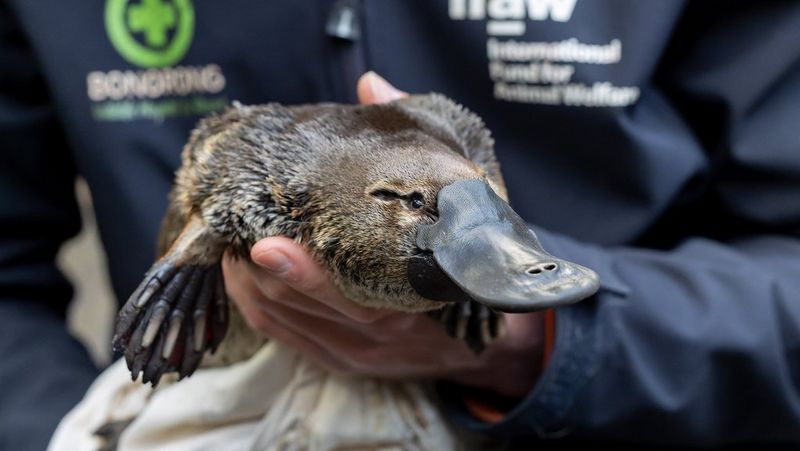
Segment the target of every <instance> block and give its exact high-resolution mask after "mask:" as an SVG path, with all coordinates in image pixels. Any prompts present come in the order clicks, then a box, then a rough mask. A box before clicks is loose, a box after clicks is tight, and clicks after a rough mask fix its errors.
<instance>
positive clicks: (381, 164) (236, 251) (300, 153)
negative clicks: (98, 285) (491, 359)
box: [114, 94, 599, 385]
mask: <svg viewBox="0 0 800 451" xmlns="http://www.w3.org/2000/svg"><path fill="white" fill-rule="evenodd" d="M493 146H494V142H493V139H492V137H491V136H490V133H489V131H488V130H487V128H486V127H485V126H484V124H483V122H482V121H481V119H480V118H479V117H478V116H477V115H475V114H473V113H472V112H470V111H468V110H467V109H466V108H464V107H463V106H460V105H458V104H456V103H455V102H453V101H451V100H449V99H448V98H446V97H444V96H442V95H438V94H429V95H417V96H410V97H408V98H405V99H401V100H396V101H394V102H391V103H388V104H379V105H366V106H365V105H342V104H332V103H328V104H313V105H300V106H283V105H279V104H267V105H259V106H243V105H240V104H234V105H233V106H232V107H230V108H228V109H227V110H226V111H225V112H224V113H222V114H220V115H215V116H210V117H208V118H205V119H203V120H201V122H200V123H199V125H198V127H197V128H196V129H195V130H194V131H193V132H192V134H191V137H190V139H189V141H188V143H187V144H186V146H185V148H184V150H183V154H182V165H181V167H180V168H179V170H178V171H177V175H176V183H175V187H174V189H173V192H172V193H171V197H170V204H169V208H168V211H167V214H166V217H165V219H164V222H163V226H162V230H161V235H160V239H159V254H160V255H161V257H160V259H159V260H158V261H157V262H156V263H155V264H154V265H153V266H152V268H151V269H150V270H149V271H148V272H147V274H146V275H145V277H144V280H143V281H142V283H141V284H140V285H139V287H138V288H137V289H136V290H135V292H134V293H133V294H132V295H131V297H130V299H129V300H128V301H127V302H126V304H125V305H124V306H123V308H122V309H121V311H120V313H119V315H118V319H117V323H116V329H115V335H114V346H115V348H116V349H118V350H122V351H124V355H125V358H126V361H127V364H128V367H129V369H130V370H131V374H132V376H133V378H134V379H136V378H137V377H138V375H139V374H140V373H143V381H144V382H151V383H152V384H153V385H155V384H156V383H158V381H159V379H160V378H161V377H162V375H163V374H165V373H167V372H177V373H178V377H179V378H182V377H185V376H188V375H191V374H192V372H193V371H195V369H196V368H197V367H198V366H199V365H200V363H201V360H203V356H204V354H206V351H211V353H213V352H214V351H216V350H217V348H218V346H220V343H222V342H223V339H224V337H225V334H226V329H228V328H229V323H230V325H231V326H230V329H231V330H230V331H229V335H231V336H235V337H239V338H238V340H239V341H238V342H237V343H238V344H236V346H235V347H236V348H239V350H241V349H242V348H248V349H249V348H254V346H248V345H246V343H245V344H242V343H244V342H248V343H251V344H252V343H256V344H258V343H261V342H260V341H259V340H263V339H260V338H258V337H257V336H256V335H255V333H253V332H250V331H247V330H244V329H246V326H245V323H244V321H242V320H241V319H240V318H236V315H238V312H237V311H236V310H235V309H233V308H229V306H228V301H227V299H226V295H225V287H224V281H223V279H222V276H221V271H220V262H221V259H222V257H223V254H224V253H225V252H226V251H227V252H229V253H230V254H231V255H233V256H235V257H238V258H248V256H249V251H250V248H251V247H252V245H253V244H254V243H255V242H256V241H257V240H259V239H261V238H264V237H269V236H276V235H282V236H287V237H291V238H294V239H295V240H296V241H297V242H298V243H301V244H303V245H304V246H306V247H307V249H308V250H309V251H310V252H311V253H312V255H314V256H315V258H316V259H317V260H318V261H319V262H320V263H321V264H323V265H324V266H325V267H326V268H327V269H328V270H329V271H330V274H331V277H332V280H333V281H334V282H335V284H336V286H337V287H338V288H339V289H340V290H341V291H342V293H343V294H345V295H346V296H347V297H349V298H350V299H352V300H353V301H354V302H356V303H358V304H361V305H364V306H368V307H376V308H389V309H395V310H399V311H405V312H429V314H430V315H432V316H434V317H435V318H437V319H439V320H441V321H442V323H443V325H444V327H446V328H447V329H448V332H449V333H450V334H451V335H452V336H454V337H458V338H460V339H464V340H466V341H467V343H468V344H469V346H470V347H471V348H472V349H473V350H474V351H475V352H480V351H481V350H482V349H483V348H484V347H485V346H486V345H488V344H489V343H490V342H491V341H492V340H493V339H495V338H496V337H497V336H498V335H499V334H501V333H502V316H501V312H531V311H536V310H541V309H544V308H548V307H554V306H558V305H562V304H568V303H573V302H577V301H579V300H581V299H584V298H586V297H588V296H590V295H592V294H593V293H594V292H595V291H596V290H597V289H598V286H599V282H598V277H597V275H596V274H595V273H594V272H593V271H591V270H590V269H587V268H585V267H582V266H579V265H577V264H574V263H571V262H567V261H564V260H562V259H559V258H556V257H554V256H552V255H550V254H548V253H547V252H545V251H544V250H543V249H542V246H541V245H540V243H539V241H538V240H537V238H536V236H535V235H534V233H533V232H532V231H531V230H530V229H529V228H528V227H527V225H526V224H525V222H524V221H523V220H522V219H521V218H520V217H519V216H518V215H517V214H516V213H515V212H514V210H512V209H511V207H510V206H509V204H508V203H507V200H508V199H507V193H506V189H505V185H504V182H503V178H502V175H501V172H500V167H499V164H498V162H497V159H496V157H495V154H494V149H493ZM234 332H235V333H234ZM241 337H249V338H245V339H244V340H243V341H242V339H241ZM230 340H234V341H235V340H236V339H234V338H230ZM226 341H227V340H226ZM255 347H257V346H255ZM233 348H234V347H233V346H226V345H223V347H222V349H221V351H220V352H219V353H218V354H229V355H230V354H233V353H236V352H237V351H236V350H235V349H233ZM223 357H224V356H223ZM244 357H246V355H243V356H240V357H237V358H244ZM232 360H236V358H228V359H227V360H226V359H224V358H223V359H222V361H228V362H230V361H232Z"/></svg>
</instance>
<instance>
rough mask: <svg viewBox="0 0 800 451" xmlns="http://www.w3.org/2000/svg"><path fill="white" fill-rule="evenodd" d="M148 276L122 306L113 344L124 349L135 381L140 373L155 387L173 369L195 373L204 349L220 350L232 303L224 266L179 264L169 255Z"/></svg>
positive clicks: (184, 374) (187, 373)
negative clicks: (221, 269) (228, 304)
mask: <svg viewBox="0 0 800 451" xmlns="http://www.w3.org/2000/svg"><path fill="white" fill-rule="evenodd" d="M148 274H149V276H148V277H146V278H145V281H144V282H142V284H141V285H140V287H139V288H137V290H136V291H135V292H134V294H133V295H132V296H131V299H129V300H128V302H127V303H126V304H125V306H124V307H123V308H122V309H121V310H120V314H119V317H118V320H117V327H116V331H115V332H116V333H115V336H114V346H115V348H116V349H123V350H124V353H125V360H126V362H127V364H128V368H129V369H130V370H131V376H132V377H133V379H134V380H135V379H136V378H137V377H138V376H139V374H140V373H141V374H142V380H143V381H144V382H145V383H147V382H150V383H152V384H153V386H156V384H158V381H159V380H160V379H161V376H162V375H164V374H165V373H167V372H170V371H178V373H179V377H180V378H183V377H186V376H189V375H191V374H192V373H193V372H194V370H195V369H196V368H197V366H198V365H199V364H200V361H201V360H202V358H203V354H204V353H205V351H206V350H210V351H212V352H213V351H215V350H216V349H217V347H218V346H219V343H220V342H221V341H222V339H223V338H224V336H225V331H226V329H227V324H228V306H227V298H226V296H225V288H224V285H222V284H223V282H222V272H221V271H220V268H219V265H214V266H211V267H209V266H194V265H184V266H177V265H174V264H173V263H172V262H171V261H170V260H166V259H165V260H162V261H160V262H159V263H157V264H156V266H154V268H153V269H152V270H151V271H150V272H149V273H148ZM142 298H147V299H145V300H142ZM153 300H156V301H155V302H153Z"/></svg>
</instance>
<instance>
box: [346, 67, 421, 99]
mask: <svg viewBox="0 0 800 451" xmlns="http://www.w3.org/2000/svg"><path fill="white" fill-rule="evenodd" d="M356 90H357V92H358V102H359V103H362V104H365V105H369V104H372V103H386V102H391V101H392V100H397V99H402V98H403V97H408V94H407V93H405V92H403V91H400V90H399V89H397V88H395V87H394V86H392V85H391V84H389V82H388V81H386V80H385V79H384V78H383V77H381V76H380V75H378V74H376V73H375V72H372V71H369V72H367V73H365V74H364V75H362V76H361V78H359V79H358V86H357V88H356Z"/></svg>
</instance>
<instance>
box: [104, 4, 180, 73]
mask: <svg viewBox="0 0 800 451" xmlns="http://www.w3.org/2000/svg"><path fill="white" fill-rule="evenodd" d="M105 22H106V32H107V33H108V37H109V39H110V40H111V44H112V45H113V46H114V48H115V49H117V52H119V54H120V55H122V57H123V58H125V59H126V60H127V61H128V62H130V63H133V64H135V65H137V66H141V67H164V66H171V65H173V64H175V63H177V62H178V61H180V60H181V58H183V56H184V55H185V54H186V51H187V50H189V46H190V45H191V43H192V36H193V34H194V9H193V8H192V3H191V0H172V1H164V0H141V1H139V2H136V3H134V2H133V1H132V0H107V1H106V11H105Z"/></svg>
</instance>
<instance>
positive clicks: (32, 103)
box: [0, 4, 97, 450]
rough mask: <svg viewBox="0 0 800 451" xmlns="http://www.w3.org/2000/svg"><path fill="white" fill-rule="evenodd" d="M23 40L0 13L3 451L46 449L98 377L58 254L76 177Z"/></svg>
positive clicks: (71, 218) (69, 231) (72, 210)
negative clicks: (74, 321)
mask: <svg viewBox="0 0 800 451" xmlns="http://www.w3.org/2000/svg"><path fill="white" fill-rule="evenodd" d="M54 117H55V114H54V111H53V108H52V106H51V104H50V102H49V100H48V95H47V92H46V89H45V85H44V82H43V80H42V79H41V77H40V75H39V74H38V72H37V69H36V64H35V61H34V59H33V58H32V56H31V51H30V49H29V48H28V47H27V45H26V43H25V40H24V38H23V36H22V35H21V33H20V30H19V29H18V28H17V27H16V25H15V24H14V22H13V20H12V18H11V16H10V14H9V12H8V11H7V9H6V7H5V6H3V5H2V4H0V356H2V358H0V449H16V450H28V449H30V450H41V449H45V448H46V446H47V443H48V441H49V439H50V436H51V435H52V433H53V431H54V430H55V427H56V425H57V423H58V422H59V420H60V419H61V417H62V416H63V415H64V414H65V413H66V412H67V411H68V410H69V409H70V408H71V407H72V406H74V405H75V404H76V403H77V402H78V401H79V400H80V398H81V397H82V395H83V393H84V392H85V390H86V389H87V388H88V386H89V384H90V383H91V381H92V380H93V378H94V376H95V375H96V373H97V369H96V368H95V367H94V365H93V364H92V362H91V360H90V359H89V356H88V354H87V352H86V350H85V349H84V348H83V347H82V346H81V345H80V344H79V343H78V342H77V341H76V340H75V339H73V338H72V337H71V336H70V335H69V333H68V332H67V330H66V327H65V319H64V318H65V310H66V306H67V304H68V302H69V300H70V298H71V296H72V290H71V287H70V285H69V284H68V283H67V281H66V280H65V279H64V277H63V276H62V275H61V274H60V273H59V271H58V270H57V269H56V265H55V256H56V253H57V251H58V249H59V247H60V245H61V244H62V243H63V242H64V241H65V240H66V239H67V238H69V237H70V236H72V235H74V234H75V233H76V232H77V231H78V229H79V228H80V217H79V212H78V209H77V205H76V203H75V198H74V182H75V169H74V165H73V163H72V161H71V157H70V156H69V153H68V152H67V149H66V145H65V143H64V140H63V136H62V134H61V132H60V130H59V128H58V125H57V123H56V121H55V119H54Z"/></svg>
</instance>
